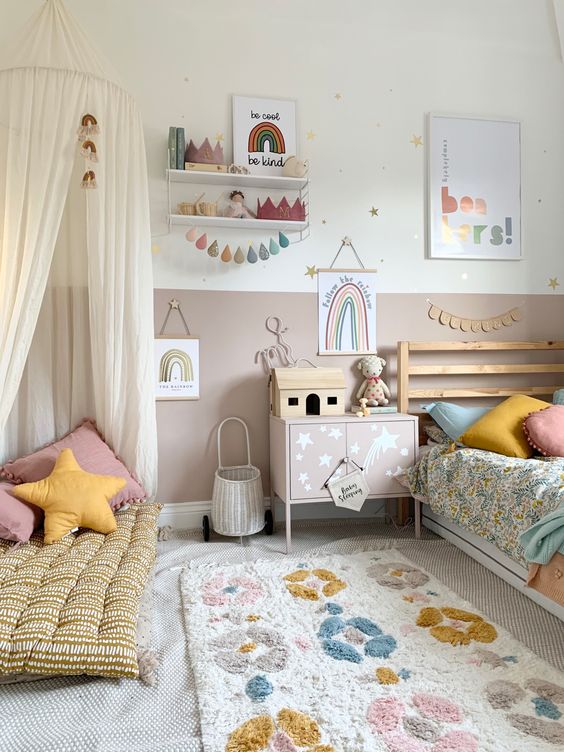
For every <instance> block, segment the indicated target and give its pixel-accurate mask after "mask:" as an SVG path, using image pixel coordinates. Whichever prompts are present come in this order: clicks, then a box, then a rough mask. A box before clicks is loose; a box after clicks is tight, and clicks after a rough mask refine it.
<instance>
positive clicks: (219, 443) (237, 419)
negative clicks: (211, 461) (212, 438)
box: [217, 417, 251, 468]
mask: <svg viewBox="0 0 564 752" xmlns="http://www.w3.org/2000/svg"><path fill="white" fill-rule="evenodd" d="M230 420H236V421H237V422H238V423H240V424H241V425H242V426H243V428H244V429H245V438H246V440H247V465H249V467H250V465H251V445H250V443H249V429H248V428H247V424H246V423H245V421H244V420H241V418H234V417H233V418H225V420H222V421H221V423H220V424H219V426H218V429H217V462H218V465H219V467H220V468H221V467H223V465H222V464H221V429H222V428H223V426H224V425H225V424H226V423H229V421H230Z"/></svg>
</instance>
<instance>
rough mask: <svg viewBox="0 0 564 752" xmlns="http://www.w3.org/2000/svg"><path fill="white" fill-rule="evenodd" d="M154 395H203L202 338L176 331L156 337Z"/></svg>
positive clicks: (190, 397)
mask: <svg viewBox="0 0 564 752" xmlns="http://www.w3.org/2000/svg"><path fill="white" fill-rule="evenodd" d="M154 367H155V399H157V400H197V399H200V340H199V338H198V337H191V336H188V335H186V336H182V335H177V336H175V337H169V336H167V335H159V336H157V337H155V358H154Z"/></svg>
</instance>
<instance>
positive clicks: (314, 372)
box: [270, 368, 345, 418]
mask: <svg viewBox="0 0 564 752" xmlns="http://www.w3.org/2000/svg"><path fill="white" fill-rule="evenodd" d="M270 410H271V413H272V415H274V416H276V417H278V418H305V417H307V416H312V417H314V416H323V415H344V414H345V375H344V373H343V371H342V370H341V369H340V368H273V369H272V371H271V376H270Z"/></svg>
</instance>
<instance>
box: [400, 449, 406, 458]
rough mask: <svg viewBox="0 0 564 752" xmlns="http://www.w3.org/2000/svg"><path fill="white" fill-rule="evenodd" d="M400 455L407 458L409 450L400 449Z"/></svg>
mask: <svg viewBox="0 0 564 752" xmlns="http://www.w3.org/2000/svg"><path fill="white" fill-rule="evenodd" d="M400 454H401V456H402V457H407V455H408V450H407V448H406V447H402V448H401V449H400Z"/></svg>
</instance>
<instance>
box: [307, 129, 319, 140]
mask: <svg viewBox="0 0 564 752" xmlns="http://www.w3.org/2000/svg"><path fill="white" fill-rule="evenodd" d="M316 135H317V134H316V133H314V132H313V131H308V132H307V133H306V138H307V140H308V141H313V139H314V138H315V136H316Z"/></svg>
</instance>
